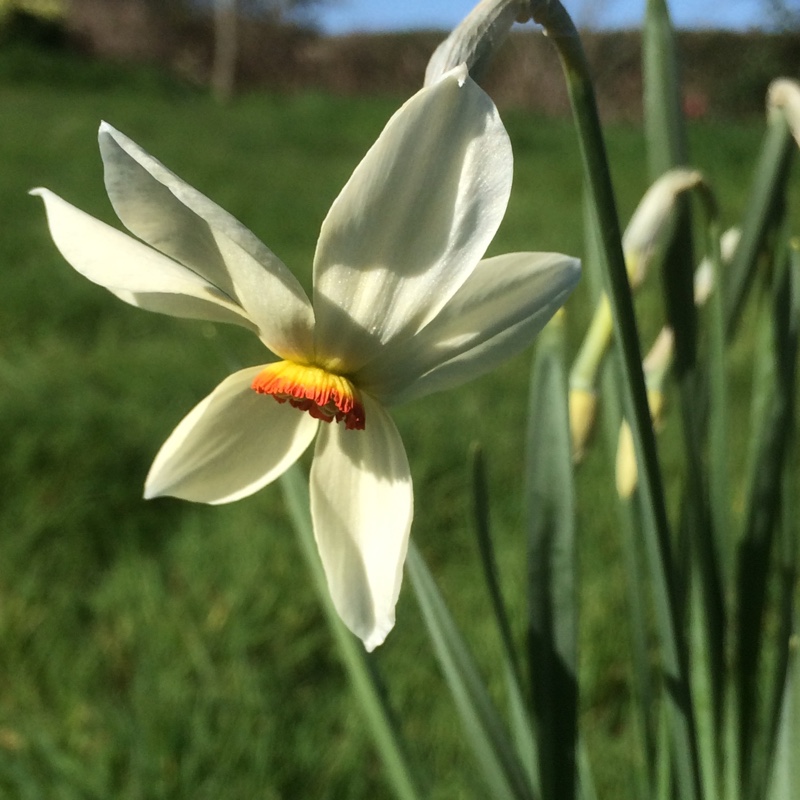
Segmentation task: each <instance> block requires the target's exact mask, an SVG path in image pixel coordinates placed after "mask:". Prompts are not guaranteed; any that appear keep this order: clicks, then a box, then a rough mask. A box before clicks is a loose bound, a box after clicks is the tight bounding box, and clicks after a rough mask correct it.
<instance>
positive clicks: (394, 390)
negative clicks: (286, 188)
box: [34, 66, 580, 650]
mask: <svg viewBox="0 0 800 800" xmlns="http://www.w3.org/2000/svg"><path fill="white" fill-rule="evenodd" d="M99 139H100V150H101V154H102V158H103V163H104V167H105V183H106V189H107V191H108V194H109V197H110V199H111V203H112V205H113V206H114V209H115V211H116V212H117V215H118V216H119V218H120V220H121V221H122V222H123V224H124V225H125V226H126V227H127V228H128V230H130V231H131V233H133V234H134V235H135V236H136V237H138V238H133V237H132V236H129V235H127V234H125V233H122V232H121V231H118V230H116V229H114V228H112V227H110V226H108V225H106V224H104V223H103V222H100V221H99V220H97V219H94V218H93V217H91V216H89V215H87V214H85V213H84V212H82V211H80V210H78V209H77V208H75V207H74V206H72V205H70V204H69V203H67V202H66V201H64V200H62V199H61V198H59V197H58V196H56V195H55V194H53V193H52V192H50V191H48V190H46V189H37V190H35V192H34V193H35V194H38V195H39V196H41V197H42V199H43V200H44V203H45V206H46V210H47V218H48V222H49V226H50V232H51V234H52V237H53V239H54V241H55V243H56V246H57V247H58V249H59V250H60V251H61V253H62V255H63V256H64V258H66V260H67V261H68V262H69V263H70V264H71V265H72V266H73V267H74V268H75V269H76V270H77V271H78V272H80V273H81V274H82V275H84V276H85V277H87V278H89V280H91V281H94V282H95V283H98V284H100V285H101V286H104V287H105V288H107V289H108V290H109V291H111V292H112V293H113V294H115V295H116V296H117V297H119V298H121V299H122V300H124V301H126V302H128V303H130V304H132V305H135V306H139V307H140V308H145V309H149V310H153V311H160V312H163V313H166V314H171V315H173V316H177V317H193V318H197V319H204V320H212V321H214V322H218V321H219V322H232V323H234V324H237V325H241V326H243V327H245V328H248V329H250V330H252V331H253V332H254V333H256V334H257V335H258V336H259V338H260V339H261V341H262V342H263V343H264V345H265V346H266V347H267V348H268V349H269V350H270V351H271V352H272V353H274V354H275V356H277V358H278V359H279V360H278V361H271V362H270V363H267V364H262V365H260V366H255V367H250V368H247V369H243V370H241V371H239V372H236V373H234V374H233V375H231V376H230V377H228V378H226V379H225V380H224V381H223V382H222V383H221V384H220V385H219V386H218V387H217V388H216V389H215V390H214V391H213V392H212V393H211V394H210V395H209V396H208V397H206V399H205V400H203V401H202V402H200V404H199V405H197V406H196V407H195V408H194V409H193V410H192V411H190V412H189V414H188V415H187V416H186V417H185V418H184V419H183V421H182V422H181V423H180V424H179V425H178V427H177V428H176V429H175V431H174V432H173V433H172V434H171V436H170V437H169V438H168V439H167V441H166V442H165V444H164V445H163V447H162V448H161V450H160V451H159V453H158V455H157V456H156V458H155V461H154V463H153V466H152V468H151V469H150V473H149V475H148V476H147V480H146V484H145V497H148V498H151V497H156V496H159V495H171V496H174V497H181V498H184V499H187V500H193V501H198V502H204V503H226V502H230V501H232V500H238V499H239V498H242V497H246V496H247V495H250V494H252V493H253V492H255V491H257V490H258V489H260V488H261V487H262V486H264V485H266V484H268V483H269V482H270V481H273V480H274V479H275V478H277V477H278V476H279V475H280V474H281V473H282V472H283V471H284V470H286V469H287V468H288V467H289V466H290V465H291V464H292V463H293V462H294V461H295V460H296V459H297V458H298V457H299V456H300V455H301V453H303V451H304V450H305V449H306V448H307V447H308V446H309V445H310V443H311V441H312V440H313V439H314V437H315V436H316V445H315V450H314V459H313V465H312V467H311V476H310V489H311V514H312V518H313V522H314V533H315V536H316V541H317V545H318V547H319V553H320V556H321V559H322V563H323V565H324V568H325V573H326V575H327V578H328V585H329V587H330V592H331V596H332V598H333V601H334V603H335V605H336V608H337V609H338V611H339V614H340V615H341V617H342V619H343V620H344V622H345V623H346V624H347V626H348V627H349V628H350V629H351V630H352V631H353V632H354V633H355V634H356V635H358V636H359V637H360V638H361V639H362V640H363V642H364V645H365V646H366V648H367V649H368V650H371V649H373V648H374V647H376V646H377V645H379V644H380V643H381V642H382V641H383V640H384V638H385V637H386V635H387V633H388V632H389V631H390V630H391V628H392V626H393V625H394V608H395V604H396V602H397V596H398V593H399V591H400V582H401V578H402V569H403V562H404V559H405V553H406V548H407V544H408V535H409V529H410V526H411V518H412V514H413V496H412V488H411V475H410V472H409V467H408V461H407V459H406V453H405V450H404V448H403V444H402V442H401V440H400V436H399V435H398V432H397V429H396V427H395V425H394V423H393V422H392V420H391V418H390V417H389V415H388V413H387V411H386V407H387V406H389V405H391V404H394V403H397V402H399V401H401V400H402V401H405V400H410V399H412V398H415V397H420V396H422V395H425V394H428V393H430V392H434V391H438V390H440V389H445V388H449V387H453V386H457V385H459V384H461V383H464V382H465V381H467V380H469V379H471V378H474V377H475V376H477V375H479V374H481V373H483V372H485V371H487V370H489V369H491V368H492V367H494V366H495V365H496V364H498V363H499V362H500V361H502V360H503V359H505V358H506V357H507V356H510V355H512V354H514V353H515V352H518V351H519V350H520V349H522V348H523V347H524V346H525V345H527V344H528V343H529V342H530V341H531V339H532V338H533V337H534V336H535V334H536V333H537V332H538V331H539V330H540V329H541V328H542V326H543V325H544V324H545V322H546V321H547V320H548V319H549V317H550V316H551V315H552V314H553V312H554V311H555V310H556V309H557V308H558V307H559V306H560V305H561V304H562V303H563V302H564V300H565V298H566V296H567V295H568V293H569V292H570V290H571V289H572V287H573V286H574V284H575V282H576V281H577V279H578V275H579V272H580V268H579V264H578V262H577V261H576V260H575V259H573V258H568V257H566V256H562V255H556V254H545V253H513V254H509V255H502V256H495V257H493V258H488V259H484V260H481V257H482V256H483V254H484V252H485V250H486V247H487V245H488V244H489V242H490V241H491V239H492V237H493V236H494V234H495V231H496V230H497V227H498V225H499V224H500V220H501V218H502V216H503V214H504V212H505V208H506V203H507V201H508V197H509V193H510V189H511V173H512V158H511V148H510V144H509V141H508V137H507V135H506V132H505V130H504V128H503V125H502V123H501V121H500V119H499V117H498V115H497V110H496V109H495V107H494V105H493V103H492V102H491V100H490V99H489V97H488V96H487V95H486V94H485V93H484V92H483V91H482V90H481V89H480V88H479V87H478V86H477V85H476V84H475V83H474V82H473V81H472V80H471V79H470V78H469V77H468V76H467V72H466V68H465V67H463V66H462V67H460V68H458V69H455V70H453V71H452V72H451V73H449V74H448V75H446V76H444V77H443V78H442V79H441V80H440V81H439V82H437V83H436V84H435V85H433V86H431V87H429V88H426V89H423V90H422V91H420V92H419V93H418V94H416V95H415V96H414V97H412V98H411V99H410V100H409V101H408V102H407V103H406V104H405V105H404V106H403V107H402V108H401V109H400V110H399V111H398V112H397V113H396V114H395V115H394V116H393V117H392V118H391V120H390V121H389V123H388V124H387V126H386V128H385V129H384V131H383V132H382V133H381V135H380V137H379V138H378V140H377V142H376V143H375V144H374V145H373V147H372V148H371V149H370V150H369V152H368V153H367V155H366V156H365V157H364V160H363V161H362V162H361V163H360V164H359V166H358V167H357V168H356V170H355V172H354V173H353V175H352V177H351V178H350V180H349V181H348V182H347V184H346V185H345V187H344V189H343V190H342V192H341V193H340V195H339V196H338V198H337V199H336V200H335V201H334V203H333V206H332V207H331V209H330V211H329V212H328V216H327V218H326V219H325V221H324V222H323V224H322V230H321V232H320V236H319V241H318V244H317V251H316V256H315V258H314V294H313V302H311V301H309V299H308V297H307V296H306V294H305V292H304V291H303V289H302V288H301V286H300V284H299V283H298V281H297V280H296V279H295V277H294V276H293V275H292V273H291V272H290V271H289V270H288V269H287V268H286V267H285V266H284V265H283V264H282V263H281V261H279V260H278V258H277V257H276V256H275V255H273V253H272V252H270V250H268V249H267V248H266V247H265V246H264V245H263V244H262V243H261V242H260V241H259V240H258V239H256V237H255V236H254V235H253V234H252V233H251V232H250V231H249V230H248V229H247V228H245V227H244V226H243V225H241V224H240V223H239V222H238V221H237V220H235V219H234V218H233V217H232V216H230V215H229V214H228V213H226V212H225V211H223V210H222V209H221V208H219V206H217V205H215V204H214V203H212V202H211V201H210V200H209V199H208V198H206V197H205V196H204V195H202V194H200V193H199V192H197V191H196V190H195V189H193V188H191V187H190V186H188V185H187V184H186V183H184V182H183V181H182V180H181V179H180V178H178V177H177V176H176V175H174V174H173V173H172V172H170V171H169V170H167V169H166V168H165V167H164V166H163V165H162V164H160V163H159V162H158V161H156V160H155V159H154V158H152V157H151V156H149V155H148V154H147V153H145V152H144V151H143V150H142V149H141V148H139V147H138V146H137V145H136V144H134V143H133V142H132V141H131V140H130V139H128V138H126V137H125V136H123V135H122V134H121V133H119V132H118V131H116V130H114V129H113V128H111V127H110V126H109V125H106V124H103V125H101V127H100V133H99ZM140 240H141V241H140ZM265 360H266V359H265ZM269 395H271V397H270V396H269Z"/></svg>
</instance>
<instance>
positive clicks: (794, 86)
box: [767, 78, 800, 145]
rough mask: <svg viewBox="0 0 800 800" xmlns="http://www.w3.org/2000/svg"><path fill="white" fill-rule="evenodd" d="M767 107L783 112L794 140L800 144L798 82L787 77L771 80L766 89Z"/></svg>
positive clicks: (799, 86) (799, 93)
mask: <svg viewBox="0 0 800 800" xmlns="http://www.w3.org/2000/svg"><path fill="white" fill-rule="evenodd" d="M767 108H768V109H780V110H781V111H782V112H783V114H784V116H785V117H786V122H787V123H788V125H789V130H791V132H792V136H794V140H795V141H796V142H797V144H798V145H800V83H798V82H797V81H793V80H790V79H789V78H778V79H776V80H774V81H772V83H771V84H770V85H769V89H768V90H767Z"/></svg>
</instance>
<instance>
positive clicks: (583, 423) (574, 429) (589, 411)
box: [569, 389, 597, 464]
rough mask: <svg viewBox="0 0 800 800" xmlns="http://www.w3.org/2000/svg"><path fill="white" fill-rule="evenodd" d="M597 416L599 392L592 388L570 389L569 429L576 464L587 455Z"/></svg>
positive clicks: (573, 458)
mask: <svg viewBox="0 0 800 800" xmlns="http://www.w3.org/2000/svg"><path fill="white" fill-rule="evenodd" d="M596 416H597V393H596V392H595V391H594V390H592V389H570V392H569V429H570V433H571V436H572V460H573V461H574V462H575V463H576V464H580V463H581V461H583V457H584V455H586V444H587V442H588V441H589V437H590V436H591V435H592V430H593V428H594V421H595V417H596Z"/></svg>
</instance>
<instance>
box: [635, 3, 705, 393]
mask: <svg viewBox="0 0 800 800" xmlns="http://www.w3.org/2000/svg"><path fill="white" fill-rule="evenodd" d="M642 57H643V65H642V72H643V82H644V125H645V133H646V139H647V155H648V162H649V166H650V180H651V181H654V180H656V178H658V177H660V176H661V175H662V174H663V173H665V172H666V171H667V170H669V169H672V168H673V167H680V166H688V164H689V146H688V138H687V135H686V124H685V120H684V117H683V109H682V106H681V84H680V74H679V67H678V54H677V50H676V43H675V35H674V32H673V29H672V23H671V21H670V17H669V11H668V9H667V4H666V2H665V0H647V9H646V12H645V21H644V31H643V37H642ZM690 211H691V209H690V205H689V198H688V197H686V196H682V197H679V198H678V199H677V201H676V211H675V213H674V214H673V220H672V226H671V231H670V237H669V241H668V244H667V246H666V247H665V249H664V255H663V258H662V273H663V286H664V299H665V301H666V307H667V319H668V320H669V323H670V325H671V326H672V329H673V331H674V334H675V365H674V370H675V373H676V375H677V376H678V378H679V379H680V378H681V377H682V376H683V375H684V373H685V372H687V371H688V370H691V368H692V367H693V365H694V360H695V348H696V341H697V315H696V313H695V305H694V288H693V275H694V255H693V249H692V225H691V213H690Z"/></svg>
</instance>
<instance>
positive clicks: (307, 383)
mask: <svg viewBox="0 0 800 800" xmlns="http://www.w3.org/2000/svg"><path fill="white" fill-rule="evenodd" d="M252 388H253V389H254V390H255V391H256V392H258V393H259V394H269V395H272V396H273V397H274V398H275V399H276V400H277V401H278V402H279V403H286V402H288V403H289V404H290V405H292V406H294V407H295V408H299V409H300V410H301V411H306V412H308V413H309V414H310V415H311V416H312V417H314V419H319V420H322V421H323V422H333V421H334V420H335V421H336V422H344V424H345V427H346V428H347V430H359V431H361V430H364V425H365V419H364V406H363V404H362V402H361V397H360V395H359V393H358V390H357V389H356V387H355V386H353V384H352V383H351V382H350V381H349V380H348V379H347V378H345V377H343V376H342V375H336V374H335V373H333V372H328V371H327V370H324V369H322V367H316V366H312V365H308V364H297V363H295V362H294V361H276V362H275V363H273V364H267V366H266V367H264V369H263V370H261V372H259V373H258V375H256V377H255V378H254V380H253V383H252Z"/></svg>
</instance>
